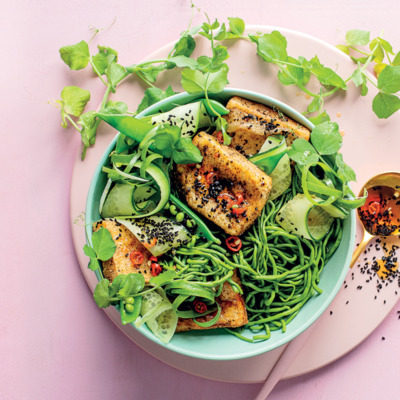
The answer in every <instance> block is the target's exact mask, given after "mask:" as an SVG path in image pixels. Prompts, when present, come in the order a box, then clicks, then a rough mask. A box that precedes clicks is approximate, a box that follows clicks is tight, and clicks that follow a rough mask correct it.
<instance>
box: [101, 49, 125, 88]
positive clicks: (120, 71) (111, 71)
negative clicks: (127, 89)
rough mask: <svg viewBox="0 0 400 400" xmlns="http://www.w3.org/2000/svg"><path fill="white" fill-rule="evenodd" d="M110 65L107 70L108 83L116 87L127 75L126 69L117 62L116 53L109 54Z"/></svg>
mask: <svg viewBox="0 0 400 400" xmlns="http://www.w3.org/2000/svg"><path fill="white" fill-rule="evenodd" d="M107 62H108V67H107V68H106V70H105V73H106V77H107V80H108V83H109V84H110V85H111V87H112V88H115V87H116V86H117V84H118V83H119V82H120V81H121V80H122V79H123V78H124V77H125V76H126V74H127V72H126V69H125V68H124V67H123V66H122V65H119V64H117V62H116V58H115V55H114V54H110V55H108V56H107Z"/></svg>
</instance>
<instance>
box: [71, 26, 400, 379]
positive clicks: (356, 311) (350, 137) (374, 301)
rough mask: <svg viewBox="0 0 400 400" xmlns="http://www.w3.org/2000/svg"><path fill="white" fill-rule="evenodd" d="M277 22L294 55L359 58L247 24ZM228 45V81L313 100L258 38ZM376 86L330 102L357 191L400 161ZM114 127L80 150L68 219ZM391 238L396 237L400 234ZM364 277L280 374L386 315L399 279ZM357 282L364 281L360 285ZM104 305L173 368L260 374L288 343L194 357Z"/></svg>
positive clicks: (77, 242) (325, 354) (130, 84)
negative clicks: (283, 79) (377, 108)
mask: <svg viewBox="0 0 400 400" xmlns="http://www.w3.org/2000/svg"><path fill="white" fill-rule="evenodd" d="M273 29H277V30H279V31H280V32H281V33H282V34H283V35H285V36H286V38H287V40H288V53H289V54H290V55H293V56H300V55H302V56H305V57H306V58H308V59H309V58H312V57H313V56H314V55H315V54H317V55H318V57H319V58H320V60H321V62H322V63H323V64H325V65H326V66H329V67H330V68H333V69H335V70H337V72H338V73H339V74H340V75H341V76H344V77H348V76H350V75H351V73H352V71H353V70H354V64H353V62H352V61H351V60H349V58H348V57H347V56H345V55H344V54H343V53H341V52H340V51H339V50H337V49H335V48H334V47H332V46H330V45H328V44H326V43H324V42H322V41H320V40H318V39H316V38H313V37H310V36H308V35H305V34H302V33H299V32H294V31H290V30H287V29H281V28H271V27H266V26H251V27H249V28H248V31H249V32H250V31H251V32H255V31H262V32H269V31H271V30H273ZM208 47H209V46H208V43H207V42H206V40H203V38H200V39H199V40H198V45H197V50H196V51H198V52H199V53H204V52H207V51H208ZM170 48H171V45H168V46H165V47H163V48H161V49H159V50H158V51H156V52H155V53H153V54H151V55H150V56H149V57H148V58H149V59H152V58H160V57H163V56H165V55H166V54H168V52H169V50H170ZM229 53H230V58H229V59H228V64H229V67H230V71H229V81H230V86H231V87H241V88H245V89H248V90H253V91H256V92H261V93H265V94H267V95H268V96H271V97H273V98H276V99H278V100H280V101H282V102H284V103H286V104H288V105H290V106H291V107H293V108H295V109H297V110H299V111H303V110H305V108H306V106H307V104H308V103H309V102H310V100H309V99H307V98H306V97H305V96H304V95H303V94H302V93H300V90H299V89H297V88H296V87H294V86H290V87H284V86H282V85H281V84H280V83H279V82H278V80H277V78H276V75H277V69H276V67H275V66H273V65H270V64H267V63H265V62H264V61H262V60H261V59H260V58H259V57H258V56H256V51H255V45H254V44H252V43H250V42H248V41H245V40H240V41H237V42H232V43H230V44H229ZM159 83H160V86H162V87H164V88H166V87H167V86H168V85H169V84H171V85H172V87H173V88H174V89H175V90H177V91H178V90H180V84H179V74H178V73H176V71H174V70H170V71H167V72H166V73H164V74H163V75H161V79H160V81H159ZM144 89H145V88H144V87H142V86H141V84H140V83H139V82H138V81H136V80H134V79H130V80H128V81H126V82H124V83H123V84H122V85H121V87H120V88H119V89H118V91H117V96H118V100H122V101H125V102H126V103H128V105H129V106H130V109H136V107H137V105H138V104H139V102H140V100H141V98H142V96H143V91H144ZM374 94H375V92H374V91H373V90H372V89H370V93H369V94H368V95H367V96H366V97H361V96H360V95H359V90H358V89H357V88H355V87H353V86H350V87H349V90H348V91H347V92H346V93H343V92H342V93H338V94H337V95H336V96H335V97H334V98H331V99H329V100H328V101H327V103H326V108H327V111H328V113H329V114H330V116H331V118H332V119H334V120H336V121H337V122H338V123H339V125H340V128H341V130H342V131H344V134H345V137H344V145H343V148H342V153H343V155H344V159H345V161H347V163H348V164H350V165H351V166H352V167H353V168H354V170H355V171H356V173H357V177H358V182H357V183H356V184H354V185H353V189H354V191H355V192H358V190H359V189H360V187H361V186H362V184H363V182H365V181H367V180H368V179H369V177H371V176H373V175H375V174H377V173H379V172H384V171H389V170H396V169H397V168H398V166H397V165H396V160H397V149H399V148H400V135H398V132H397V130H398V129H395V126H396V125H397V126H398V124H399V116H398V115H396V116H394V117H392V118H391V119H390V120H388V121H380V120H378V119H377V118H376V116H375V115H374V114H373V112H372V108H371V102H372V98H373V95H374ZM112 135H113V132H112V130H111V129H108V127H107V126H105V124H103V125H102V128H101V129H100V132H99V134H98V138H97V142H96V146H95V147H94V148H91V149H89V150H88V152H87V157H86V160H85V161H84V162H81V160H80V154H78V155H77V158H76V163H75V168H74V172H73V178H72V185H71V222H73V221H74V220H75V219H76V218H77V217H78V216H79V214H81V213H82V212H83V210H84V209H85V200H86V194H87V190H88V187H89V183H90V180H91V177H92V175H93V172H94V169H95V167H96V165H97V163H98V161H99V159H100V157H101V155H102V154H103V152H104V151H105V149H106V147H107V145H108V143H109V142H110V140H111V138H112ZM388 144H390V145H388ZM72 235H73V240H74V246H75V250H76V253H77V257H78V261H79V264H80V267H81V269H82V273H83V275H84V277H85V279H86V281H87V283H88V285H89V287H90V289H91V290H92V291H93V290H94V287H95V285H96V283H97V280H96V278H95V276H94V274H93V273H92V272H91V271H90V270H88V269H87V261H88V260H87V257H85V256H84V254H83V251H82V247H83V245H84V243H85V235H84V228H83V227H82V226H79V225H78V224H74V223H72ZM391 240H392V242H393V241H395V242H396V244H399V243H398V242H399V240H398V239H397V238H395V239H391ZM374 256H376V257H377V258H381V257H382V253H381V252H380V251H376V250H375V247H374V246H373V247H371V251H370V252H368V255H365V256H363V258H364V257H365V258H367V259H368V260H369V261H371V260H372V258H373V257H374ZM366 280H367V277H366V276H365V274H362V273H361V270H360V268H357V266H356V267H354V269H353V270H352V271H349V274H348V276H347V279H346V283H345V284H344V285H343V287H342V289H341V290H340V292H339V294H338V295H337V296H336V298H335V300H334V301H333V303H332V304H331V305H330V307H329V308H328V310H327V311H326V312H325V314H324V315H323V316H322V317H321V318H320V319H319V320H318V321H317V323H316V324H315V326H313V330H312V333H311V335H310V337H309V339H308V341H307V342H306V344H305V346H304V347H303V349H302V350H301V352H300V354H299V355H298V356H297V358H296V359H295V360H294V362H293V364H292V365H291V366H290V368H289V369H288V371H287V372H286V373H285V375H284V377H283V378H290V377H294V376H298V375H302V374H305V373H307V372H310V371H313V370H315V369H318V368H320V367H322V366H325V365H327V364H329V363H331V362H333V361H335V360H336V359H338V358H339V357H341V356H343V355H344V354H346V353H347V352H348V351H350V350H351V349H353V348H354V347H355V346H357V345H358V344H359V343H361V342H362V341H363V340H364V339H365V338H366V337H367V336H368V335H369V334H370V333H371V332H372V331H373V330H374V329H375V328H376V327H377V326H378V325H379V324H380V323H381V322H382V321H383V319H384V318H385V317H386V315H387V314H388V313H389V312H390V310H391V309H392V307H393V306H394V305H395V304H396V302H397V300H398V298H399V296H398V295H397V292H399V293H400V289H399V288H398V286H397V283H396V282H393V283H391V284H388V285H387V286H386V285H383V288H382V289H381V290H380V292H379V293H377V290H376V279H374V280H373V281H372V282H369V283H366V282H365V281H366ZM360 286H362V289H359V287H360ZM375 296H376V298H375ZM99 312H101V311H100V310H99ZM105 312H106V313H107V315H108V316H109V317H110V318H111V319H112V321H113V322H114V323H115V324H116V325H117V326H118V327H119V328H120V329H121V330H122V331H123V332H124V333H125V334H126V335H127V336H128V337H129V338H130V339H131V340H133V341H134V342H135V343H136V344H137V345H139V346H140V347H142V348H143V349H144V350H146V351H147V352H149V353H150V354H152V355H153V356H154V357H156V358H158V359H160V360H161V361H164V362H165V363H167V364H169V365H171V366H173V367H175V368H178V369H181V370H183V371H185V372H188V373H191V374H194V375H198V376H202V377H205V378H209V379H215V380H221V381H227V382H246V383H254V382H262V381H263V380H265V378H266V376H267V375H268V373H269V371H270V370H271V368H272V366H273V365H274V363H275V362H276V360H277V359H278V358H279V356H280V354H281V353H282V351H283V349H284V346H283V347H281V348H279V349H276V350H274V351H272V352H269V353H266V354H263V355H260V356H256V357H251V358H248V359H242V360H235V361H208V360H199V359H194V358H190V357H187V356H182V355H180V354H177V353H174V352H171V351H169V350H167V349H165V348H163V347H161V346H158V345H155V344H154V342H152V341H150V340H149V339H147V338H145V337H144V336H143V335H141V334H140V333H138V332H136V331H135V329H132V328H131V327H127V326H122V325H121V323H120V316H119V314H118V313H117V312H116V311H115V310H114V309H106V310H105Z"/></svg>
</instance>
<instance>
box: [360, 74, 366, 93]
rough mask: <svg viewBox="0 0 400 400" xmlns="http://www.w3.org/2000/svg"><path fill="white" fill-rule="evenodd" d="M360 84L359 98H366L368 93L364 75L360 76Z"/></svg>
mask: <svg viewBox="0 0 400 400" xmlns="http://www.w3.org/2000/svg"><path fill="white" fill-rule="evenodd" d="M362 80H363V82H362V84H361V96H366V95H367V93H368V86H367V77H366V76H365V74H362Z"/></svg>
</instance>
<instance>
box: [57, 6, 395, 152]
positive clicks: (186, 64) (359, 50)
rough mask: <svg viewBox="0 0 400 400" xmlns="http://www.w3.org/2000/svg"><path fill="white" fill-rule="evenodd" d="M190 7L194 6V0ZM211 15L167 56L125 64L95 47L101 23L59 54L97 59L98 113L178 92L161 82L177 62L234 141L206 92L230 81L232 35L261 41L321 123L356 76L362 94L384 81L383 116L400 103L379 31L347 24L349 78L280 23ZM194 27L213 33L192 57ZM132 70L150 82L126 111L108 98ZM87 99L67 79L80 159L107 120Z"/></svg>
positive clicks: (186, 82)
mask: <svg viewBox="0 0 400 400" xmlns="http://www.w3.org/2000/svg"><path fill="white" fill-rule="evenodd" d="M192 8H193V9H196V7H195V6H194V5H193V4H192ZM199 11H200V10H199ZM205 16H206V21H205V22H204V23H203V24H201V25H199V26H195V27H191V21H190V23H189V26H188V28H187V29H186V30H185V31H184V32H182V34H181V35H180V38H179V39H178V40H177V41H176V43H175V45H174V46H173V48H172V49H171V51H170V53H169V54H168V56H167V57H165V58H162V59H155V60H150V61H145V62H142V63H137V64H131V65H129V66H125V67H124V66H122V65H120V64H119V63H118V52H117V51H116V50H115V49H113V48H110V47H107V46H98V47H97V52H96V51H95V52H94V53H93V54H92V53H91V51H90V42H91V41H92V39H93V37H94V36H95V35H96V33H97V32H98V31H96V32H95V35H94V36H93V37H92V39H91V40H90V41H89V42H85V41H80V42H78V43H76V44H73V45H68V46H64V47H61V48H60V56H61V58H62V60H63V61H64V62H65V63H66V64H67V65H68V67H69V68H70V69H71V70H74V71H76V70H81V69H84V68H87V67H88V66H89V65H90V66H91V67H92V70H93V72H94V73H95V74H96V75H97V76H98V77H99V79H100V81H101V82H102V84H104V85H105V87H106V90H105V93H104V96H103V100H102V103H101V105H100V109H99V113H102V114H130V115H133V116H134V115H136V114H137V113H139V112H141V111H143V110H144V109H146V108H147V107H149V106H150V105H152V104H155V103H156V102H158V101H159V100H162V99H165V98H167V97H169V96H172V95H174V94H175V93H176V92H175V91H174V89H173V88H172V87H171V86H169V87H168V88H167V89H166V90H162V89H161V88H158V87H157V86H156V83H157V79H158V77H159V74H160V73H161V72H162V71H166V70H169V69H172V68H178V69H179V71H180V73H181V85H182V87H183V89H184V90H185V91H187V92H188V93H191V94H200V93H202V94H204V96H205V99H206V102H207V105H208V108H209V109H210V110H211V111H212V112H214V114H215V116H216V121H215V122H216V127H217V129H218V130H220V131H222V133H223V137H224V143H225V144H229V143H230V140H231V139H230V137H229V135H227V134H226V121H225V119H224V118H222V116H221V115H220V114H219V113H218V112H217V110H214V109H213V106H212V104H211V103H210V101H209V97H208V95H209V94H211V93H219V92H221V91H222V90H223V89H224V88H225V86H226V85H227V84H228V74H229V66H228V64H227V60H228V58H229V52H228V48H227V47H226V46H225V45H224V41H226V40H232V39H233V40H238V39H244V40H249V41H251V42H253V43H255V44H256V54H257V55H259V56H260V57H261V58H262V59H263V60H264V61H266V62H268V63H272V64H275V65H276V66H277V67H278V73H277V78H278V80H279V82H280V83H282V84H283V85H285V86H289V85H295V86H297V87H298V88H299V89H300V90H302V91H303V92H304V93H305V94H306V95H308V96H310V98H311V102H310V103H309V104H308V106H307V109H306V110H305V111H304V114H306V115H308V117H309V119H310V120H311V121H312V122H313V123H314V124H315V125H317V124H320V123H323V122H326V121H330V117H329V115H328V114H327V112H326V110H325V100H326V99H327V98H328V97H330V96H332V95H334V94H335V93H336V92H337V91H339V90H347V88H348V85H349V84H350V83H353V84H354V85H356V86H357V87H359V88H360V95H361V96H365V95H366V94H367V93H368V86H369V85H373V86H375V87H376V88H377V89H378V94H377V95H376V96H375V97H374V99H373V102H372V109H373V111H374V113H375V114H376V115H377V116H378V118H388V117H390V116H391V115H392V114H394V113H395V112H396V111H398V110H399V109H400V98H399V91H400V52H397V53H395V52H394V50H393V47H392V45H391V44H390V43H389V42H388V41H386V40H385V39H383V38H382V37H381V36H377V37H375V38H373V39H371V38H370V32H368V31H362V30H350V31H348V32H347V34H346V38H345V41H346V44H340V45H338V46H337V47H338V48H339V49H340V50H342V51H343V52H345V53H346V54H348V55H349V56H350V57H351V59H352V60H353V61H354V62H355V64H356V68H355V69H354V71H353V72H352V74H351V76H348V77H347V78H343V77H341V76H340V75H339V74H338V73H337V72H336V71H334V70H333V69H331V68H329V67H327V66H325V65H323V64H322V62H321V61H320V60H319V58H318V56H317V55H316V56H314V57H313V58H311V59H306V58H305V57H302V56H300V57H298V58H295V57H293V56H291V55H289V54H288V51H287V45H288V43H287V39H286V38H285V36H284V35H282V34H281V33H280V32H278V31H273V32H270V33H264V34H262V33H252V34H249V35H245V23H244V21H243V20H242V19H241V18H228V23H225V22H223V23H220V22H219V21H218V20H217V19H215V21H213V22H212V21H211V20H210V19H209V17H208V16H207V14H205ZM192 18H193V16H192ZM196 34H198V35H200V36H203V37H204V38H206V39H207V40H208V41H209V43H210V51H211V54H210V55H205V54H202V55H200V56H198V57H197V58H194V57H193V53H194V50H195V48H196V41H195V39H194V35H196ZM371 67H373V70H374V72H375V74H376V76H377V81H376V82H375V80H374V79H372V78H371V76H370V74H369V73H368V69H371ZM129 75H134V76H136V78H138V79H140V80H142V81H143V82H145V83H146V84H147V85H148V86H149V87H148V88H147V89H146V90H145V92H144V97H143V99H142V101H141V103H140V104H139V106H138V108H137V110H136V111H135V112H128V106H127V105H126V104H125V103H123V102H119V101H117V102H115V101H109V95H110V94H111V93H114V92H115V91H116V89H117V86H118V84H120V83H121V82H122V81H123V80H124V79H125V78H126V77H128V76H129ZM311 77H314V78H316V80H317V82H319V85H320V86H319V88H318V89H317V90H316V91H313V90H311V89H310V85H308V83H309V82H310V79H311ZM89 100H90V93H89V91H87V90H85V89H82V88H79V87H76V86H67V87H65V88H64V89H63V90H62V92H61V99H60V100H57V101H56V105H57V106H58V107H59V108H60V110H61V117H62V126H63V127H64V128H66V127H67V126H68V125H72V126H73V127H74V128H75V129H76V130H77V131H79V132H80V135H81V139H82V143H83V150H82V159H84V158H85V154H86V150H87V148H88V147H90V146H92V145H94V144H95V141H96V132H97V129H98V126H99V124H100V123H101V120H100V118H98V116H97V113H96V112H95V111H87V112H84V110H85V107H86V105H87V103H88V102H89Z"/></svg>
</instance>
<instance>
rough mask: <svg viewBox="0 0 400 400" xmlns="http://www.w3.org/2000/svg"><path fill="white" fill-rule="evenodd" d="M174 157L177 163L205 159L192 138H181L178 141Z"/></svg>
mask: <svg viewBox="0 0 400 400" xmlns="http://www.w3.org/2000/svg"><path fill="white" fill-rule="evenodd" d="M172 157H173V160H174V161H175V162H176V163H177V164H194V163H200V162H201V161H202V160H203V156H202V155H201V153H200V150H199V149H198V148H197V147H196V146H195V145H194V144H193V143H192V139H190V138H181V139H180V140H179V141H178V142H177V143H176V146H175V148H174V150H173V152H172Z"/></svg>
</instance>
